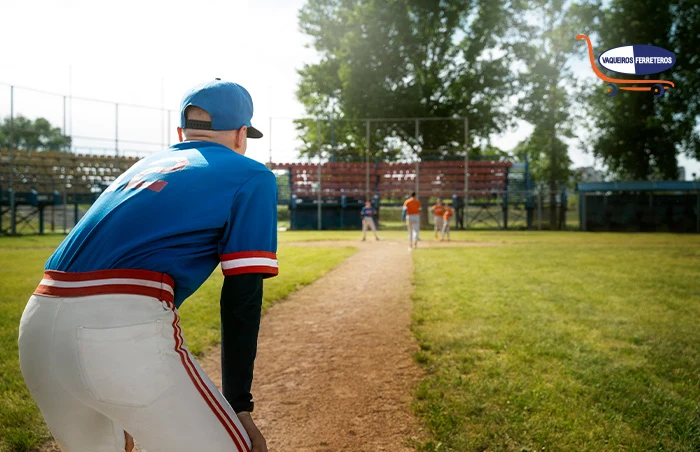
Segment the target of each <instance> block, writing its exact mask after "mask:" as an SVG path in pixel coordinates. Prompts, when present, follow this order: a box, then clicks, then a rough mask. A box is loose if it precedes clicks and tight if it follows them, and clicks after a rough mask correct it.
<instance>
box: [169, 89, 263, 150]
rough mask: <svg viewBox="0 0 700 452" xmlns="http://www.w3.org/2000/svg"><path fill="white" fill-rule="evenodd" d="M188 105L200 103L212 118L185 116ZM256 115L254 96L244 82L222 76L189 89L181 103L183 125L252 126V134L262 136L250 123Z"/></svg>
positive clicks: (224, 128)
mask: <svg viewBox="0 0 700 452" xmlns="http://www.w3.org/2000/svg"><path fill="white" fill-rule="evenodd" d="M187 107H199V108H201V109H202V110H204V111H206V112H207V113H209V115H210V116H211V121H195V120H192V119H187V118H185V111H186V110H187ZM252 117H253V99H252V98H251V97H250V94H249V93H248V91H246V89H245V88H243V87H242V86H241V85H239V84H237V83H233V82H225V81H223V80H221V79H220V78H217V79H214V80H212V81H211V82H206V83H202V84H201V85H197V86H195V87H194V88H192V89H191V90H189V91H188V92H187V93H186V94H185V97H183V98H182V103H181V105H180V127H182V128H183V129H200V130H238V129H240V128H241V127H243V126H247V127H248V134H247V136H248V138H262V136H263V134H262V132H260V131H259V130H258V129H256V128H255V127H253V126H252V125H251V124H250V119H251V118H252Z"/></svg>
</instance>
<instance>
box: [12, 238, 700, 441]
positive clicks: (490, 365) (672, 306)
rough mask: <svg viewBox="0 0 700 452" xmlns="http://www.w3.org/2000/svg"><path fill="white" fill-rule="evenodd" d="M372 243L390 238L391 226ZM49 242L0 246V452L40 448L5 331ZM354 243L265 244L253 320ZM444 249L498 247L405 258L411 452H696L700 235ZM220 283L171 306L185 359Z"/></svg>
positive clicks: (208, 333)
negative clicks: (422, 435) (271, 272)
mask: <svg viewBox="0 0 700 452" xmlns="http://www.w3.org/2000/svg"><path fill="white" fill-rule="evenodd" d="M380 235H381V236H382V237H383V238H385V239H396V240H405V239H406V233H405V232H404V231H400V230H397V231H380ZM431 236H432V234H431V232H430V231H424V232H423V239H424V240H430V239H431ZM60 238H61V236H45V237H38V236H28V237H23V238H21V239H16V238H0V269H1V270H0V341H2V344H3V345H4V346H3V347H2V348H0V397H2V400H3V404H1V405H0V449H2V450H31V449H32V447H34V446H35V445H37V444H39V443H41V442H42V441H44V440H45V439H46V438H47V432H46V430H45V427H44V426H43V423H42V421H41V417H40V415H39V414H38V412H37V411H36V407H35V406H34V404H33V402H32V401H31V398H29V396H28V394H27V392H26V389H25V388H24V384H23V381H22V379H21V375H20V374H19V369H18V363H17V346H16V335H17V324H18V323H19V317H20V315H21V311H22V308H23V306H24V303H25V301H26V298H27V296H28V294H29V293H31V291H32V289H33V288H34V286H35V285H36V283H37V281H38V278H39V277H40V274H39V273H37V272H38V270H37V269H40V268H41V267H42V265H43V261H44V259H46V257H47V256H48V255H49V254H50V253H51V251H52V250H53V248H54V247H55V246H56V245H57V244H58V242H59V241H60ZM359 238H360V234H359V232H358V231H328V232H314V231H309V232H298V231H290V232H284V233H280V235H279V241H280V243H281V246H280V252H279V259H280V265H281V267H282V272H281V274H280V276H279V277H278V278H274V279H272V280H269V282H267V283H266V286H265V300H264V303H265V306H264V309H267V307H269V305H270V304H271V303H272V302H274V301H275V300H278V299H280V298H283V297H284V296H286V295H287V294H288V293H289V292H290V291H293V290H295V289H296V288H298V287H299V286H301V285H303V284H307V283H309V282H311V281H313V280H314V279H316V278H317V277H318V276H319V275H321V274H322V273H323V272H325V271H326V270H327V269H328V268H330V267H332V266H333V265H335V264H336V263H337V262H339V261H340V260H342V259H344V258H345V257H346V256H348V255H350V254H351V253H352V248H345V247H343V248H335V249H332V248H316V247H310V248H305V247H303V242H307V241H317V240H324V241H325V240H328V241H358V240H359ZM452 238H453V241H454V242H455V245H460V244H461V245H464V244H469V243H483V242H486V243H493V244H495V245H502V246H493V247H471V248H469V247H457V246H456V247H454V248H443V247H441V248H433V249H424V248H419V249H418V250H417V251H416V252H414V253H413V257H414V261H415V274H414V284H415V292H414V308H413V309H414V324H413V330H414V333H415V335H416V337H417V338H418V341H419V344H420V346H421V350H420V351H419V352H418V353H417V354H416V357H415V358H416V360H417V362H418V363H419V364H420V365H421V366H423V367H424V369H425V370H426V376H425V378H424V379H423V381H422V382H421V383H420V386H419V388H418V390H417V392H416V393H415V395H414V396H415V397H414V399H415V401H414V408H415V410H416V413H417V414H418V416H419V417H420V418H421V420H422V421H423V423H424V424H425V425H426V426H427V428H428V430H429V432H430V433H431V438H430V439H429V440H427V441H426V442H424V443H422V444H418V445H416V448H417V449H419V450H423V451H458V452H463V451H465V452H466V451H535V450H537V451H541V450H556V451H651V450H653V451H696V450H700V290H699V289H700V236H697V235H674V234H602V233H600V234H595V233H576V232H573V233H572V232H537V231H519V232H503V231H469V232H464V231H453V233H452ZM297 243H298V245H297ZM220 280H221V276H220V273H219V272H215V273H214V274H213V275H212V277H211V278H210V279H209V281H207V283H206V284H205V285H204V286H203V287H202V288H201V289H200V291H198V293H197V294H196V295H195V296H193V297H192V299H190V300H188V302H187V303H185V305H183V308H182V310H181V311H182V317H183V318H182V322H183V328H184V330H185V335H186V337H187V339H188V344H189V346H190V349H191V350H192V351H193V352H194V353H196V354H201V353H202V352H204V351H206V350H207V349H208V348H209V347H211V346H212V345H213V344H215V343H217V342H218V339H219V325H218V294H219V290H220ZM6 401H7V402H6ZM3 447H4V448H3Z"/></svg>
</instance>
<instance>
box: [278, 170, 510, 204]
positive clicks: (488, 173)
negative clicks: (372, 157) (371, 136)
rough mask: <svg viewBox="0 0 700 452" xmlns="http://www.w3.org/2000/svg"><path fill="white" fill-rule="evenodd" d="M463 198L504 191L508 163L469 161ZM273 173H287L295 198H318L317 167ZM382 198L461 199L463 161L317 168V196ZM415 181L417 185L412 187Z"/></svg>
mask: <svg viewBox="0 0 700 452" xmlns="http://www.w3.org/2000/svg"><path fill="white" fill-rule="evenodd" d="M468 165H469V167H468V177H469V179H468V196H469V197H470V198H475V199H481V200H483V201H484V202H487V201H488V200H489V199H493V198H494V197H496V196H499V195H502V194H503V193H504V192H505V190H506V189H507V181H508V170H509V168H510V167H511V165H512V163H511V162H503V161H497V160H474V161H471V160H470V161H469V162H468ZM271 169H273V170H288V171H289V175H290V178H289V181H290V185H291V192H292V194H295V195H296V196H297V197H315V196H318V191H317V187H318V179H319V171H318V170H319V168H318V164H312V163H273V164H272V168H271ZM368 172H369V191H370V193H372V194H375V193H376V194H378V195H379V196H380V197H382V198H388V199H402V198H403V197H405V196H406V195H407V194H408V193H410V192H412V191H415V190H416V188H418V192H419V193H420V195H421V196H431V197H441V198H449V197H451V196H452V195H455V194H456V195H458V196H464V192H465V190H464V185H465V168H464V161H463V160H439V161H437V160H435V161H422V162H419V163H417V164H416V163H377V164H370V165H369V171H368V167H367V165H366V164H365V163H363V162H351V163H324V164H322V166H321V196H329V197H330V196H341V195H345V196H352V197H364V196H365V195H366V190H367V173H368ZM416 180H418V185H417V186H416Z"/></svg>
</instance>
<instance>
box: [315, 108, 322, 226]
mask: <svg viewBox="0 0 700 452" xmlns="http://www.w3.org/2000/svg"><path fill="white" fill-rule="evenodd" d="M316 124H317V125H318V197H317V201H318V206H317V212H316V213H317V215H318V219H317V222H318V230H319V231H320V230H321V217H322V216H323V210H322V207H321V202H322V201H323V198H322V197H321V188H322V186H321V165H322V164H323V159H322V158H321V154H322V153H323V144H322V141H321V120H320V119H319V120H316Z"/></svg>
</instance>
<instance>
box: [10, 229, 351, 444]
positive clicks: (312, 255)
mask: <svg viewBox="0 0 700 452" xmlns="http://www.w3.org/2000/svg"><path fill="white" fill-rule="evenodd" d="M62 238H63V236H62V235H48V236H43V237H40V236H26V237H21V238H14V237H13V238H10V237H0V344H1V345H2V346H0V400H1V401H2V403H0V450H2V451H26V450H35V449H36V448H37V447H38V446H39V445H41V444H42V443H43V442H44V441H46V440H47V439H48V438H49V434H48V431H47V429H46V427H45V425H44V422H43V420H42V418H41V415H40V413H39V411H38V409H37V408H36V405H35V404H34V402H33V401H32V399H31V397H30V395H29V393H28V391H27V389H26V387H25V385H24V381H23V379H22V375H21V373H20V370H19V360H18V358H17V328H18V326H19V319H20V317H21V315H22V311H23V309H24V305H25V304H26V302H27V299H28V298H29V296H30V295H31V293H32V291H33V290H34V288H35V287H36V285H37V284H38V282H39V280H40V279H41V271H42V269H43V267H44V263H45V261H46V259H47V258H48V256H49V255H50V254H51V252H52V251H53V250H54V249H55V247H56V246H57V245H58V244H59V243H60V241H61V240H62ZM353 251H354V250H353V249H352V248H301V247H296V246H284V245H282V246H280V249H279V252H278V259H279V263H280V275H279V276H278V277H276V278H272V279H269V280H266V282H265V288H264V300H263V303H264V306H263V309H265V310H266V309H267V308H268V307H269V306H271V305H272V304H273V303H274V302H275V301H278V300H280V299H282V298H284V297H286V296H287V295H288V294H289V293H290V292H292V291H294V290H296V289H298V288H299V287H301V286H303V285H305V284H308V283H310V282H311V281H313V280H314V279H316V278H318V277H319V276H321V275H322V274H324V273H325V272H326V271H328V270H329V269H330V268H331V267H333V266H334V265H336V264H337V263H339V262H340V261H342V260H343V259H345V258H346V257H347V256H349V255H350V254H352V253H353ZM221 280H222V276H221V272H220V271H218V270H217V271H215V272H214V273H213V274H212V276H211V277H210V278H209V280H208V281H207V282H206V283H205V284H204V285H203V287H202V288H201V289H200V290H199V291H198V292H197V293H196V294H195V295H193V296H192V297H191V298H190V299H189V300H188V301H187V302H185V304H184V305H183V306H182V309H181V314H182V325H183V330H184V334H185V337H186V338H187V343H188V345H189V347H190V350H191V351H192V352H193V353H195V354H201V353H202V352H204V351H206V349H207V348H209V347H211V346H212V345H214V344H216V343H218V341H219V338H220V333H219V293H220V290H221Z"/></svg>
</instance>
